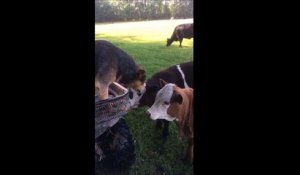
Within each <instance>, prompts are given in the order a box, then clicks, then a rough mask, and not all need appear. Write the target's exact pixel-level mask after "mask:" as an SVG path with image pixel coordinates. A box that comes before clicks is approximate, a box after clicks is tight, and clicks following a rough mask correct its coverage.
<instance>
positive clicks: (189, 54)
mask: <svg viewBox="0 0 300 175" xmlns="http://www.w3.org/2000/svg"><path fill="white" fill-rule="evenodd" d="M188 22H192V19H185V20H157V21H143V22H127V23H113V24H96V27H95V29H96V34H95V39H96V40H97V39H105V40H108V41H110V42H112V43H113V44H115V45H116V46H118V47H120V48H121V49H123V50H124V51H126V52H127V53H128V54H129V55H131V56H133V58H134V59H135V61H136V62H137V63H138V64H140V65H141V67H142V68H144V69H145V70H146V73H147V78H149V77H151V76H152V75H153V74H154V73H155V72H157V71H159V70H162V69H164V68H167V67H169V66H172V65H174V64H178V63H182V62H186V61H190V60H193V39H190V40H188V39H183V42H182V46H183V48H179V47H178V46H179V42H174V43H173V44H172V45H171V46H170V47H166V46H165V45H166V40H167V38H169V37H170V36H171V35H172V32H173V30H174V28H175V26H176V25H178V24H182V23H188ZM145 109H146V108H141V109H136V110H132V111H130V112H129V113H128V114H127V115H126V117H125V119H126V122H127V124H128V126H129V129H130V131H131V134H132V136H133V139H134V142H135V149H136V162H135V164H134V165H133V166H132V168H131V169H130V170H129V171H128V172H127V173H129V174H134V175H135V174H137V175H140V174H149V175H152V174H153V175H159V174H178V175H179V174H180V175H190V174H193V165H191V164H186V163H183V162H182V161H181V160H180V158H181V157H182V156H183V155H184V153H185V152H184V151H185V148H186V141H182V140H180V139H179V137H178V130H177V127H176V125H175V123H172V124H171V125H170V136H169V138H168V141H167V142H166V143H165V144H163V143H162V140H161V138H160V136H161V131H158V130H156V129H155V122H154V121H152V120H151V119H149V118H148V117H147V116H146V115H145ZM98 173H99V174H103V172H102V173H101V172H100V171H98Z"/></svg>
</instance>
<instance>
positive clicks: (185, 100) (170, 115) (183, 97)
mask: <svg viewBox="0 0 300 175" xmlns="http://www.w3.org/2000/svg"><path fill="white" fill-rule="evenodd" d="M161 82H162V83H161V84H162V86H163V88H162V89H160V90H159V91H158V93H157V95H156V98H155V102H154V104H153V105H152V106H151V108H149V109H148V111H147V113H148V115H149V116H150V118H151V119H152V120H157V119H165V120H168V121H175V123H176V124H177V126H178V128H179V133H180V136H181V137H182V138H188V148H187V152H186V157H185V158H186V160H188V161H190V162H192V161H193V149H194V112H193V111H194V107H193V106H194V103H193V100H194V94H193V93H194V90H193V89H192V88H179V87H178V86H176V85H175V84H172V83H167V82H165V81H164V80H161Z"/></svg>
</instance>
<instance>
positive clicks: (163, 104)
mask: <svg viewBox="0 0 300 175" xmlns="http://www.w3.org/2000/svg"><path fill="white" fill-rule="evenodd" d="M174 86H175V85H174V84H172V83H168V84H166V85H165V86H164V87H163V88H162V89H160V90H159V91H158V92H157V94H156V97H155V102H154V104H153V105H152V106H151V108H150V109H148V113H149V114H150V118H151V119H152V120H157V119H165V120H168V121H173V120H175V118H174V117H172V116H170V115H169V114H168V113H167V110H168V108H169V106H170V100H171V97H172V95H173V87H174Z"/></svg>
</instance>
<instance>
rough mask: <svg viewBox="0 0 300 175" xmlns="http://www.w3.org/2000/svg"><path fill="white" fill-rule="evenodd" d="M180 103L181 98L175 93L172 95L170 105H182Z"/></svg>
mask: <svg viewBox="0 0 300 175" xmlns="http://www.w3.org/2000/svg"><path fill="white" fill-rule="evenodd" d="M182 101H183V99H182V96H181V95H180V94H176V93H175V94H173V95H172V97H171V100H170V102H171V103H179V104H182Z"/></svg>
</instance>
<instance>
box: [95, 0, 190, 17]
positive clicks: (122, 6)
mask: <svg viewBox="0 0 300 175" xmlns="http://www.w3.org/2000/svg"><path fill="white" fill-rule="evenodd" d="M172 17H173V18H191V17H193V0H95V21H96V22H113V21H139V20H153V19H170V18H172Z"/></svg>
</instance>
